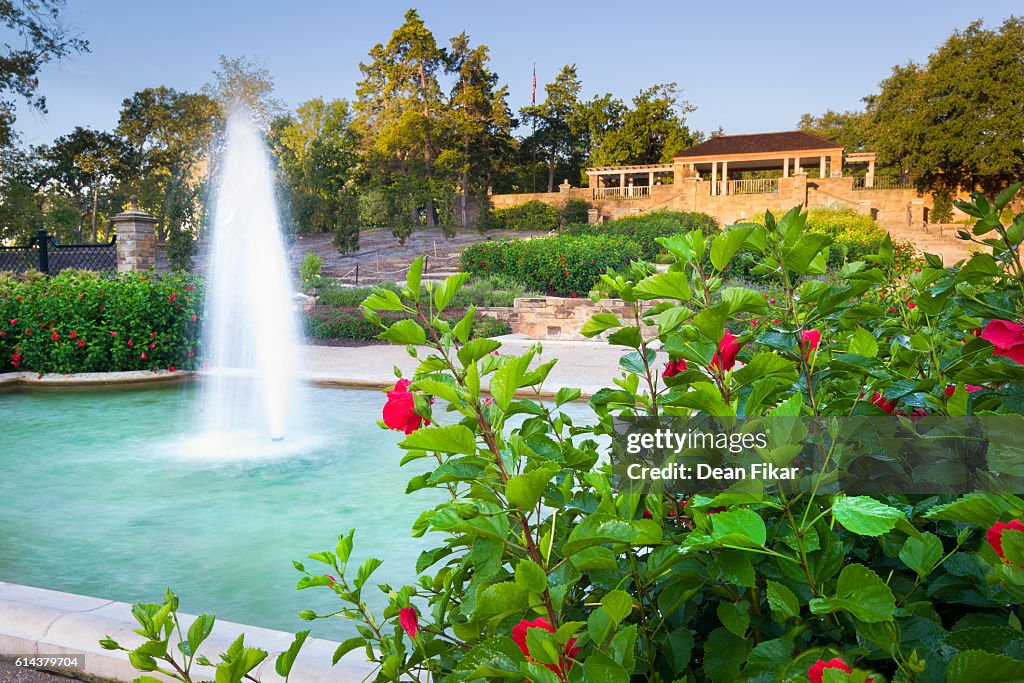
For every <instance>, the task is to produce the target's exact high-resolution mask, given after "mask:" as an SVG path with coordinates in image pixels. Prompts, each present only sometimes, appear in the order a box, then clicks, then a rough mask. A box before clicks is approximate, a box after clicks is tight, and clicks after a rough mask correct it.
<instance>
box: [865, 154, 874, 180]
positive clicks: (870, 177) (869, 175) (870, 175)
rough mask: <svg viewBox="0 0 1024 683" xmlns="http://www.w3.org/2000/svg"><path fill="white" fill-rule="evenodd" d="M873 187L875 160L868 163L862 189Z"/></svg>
mask: <svg viewBox="0 0 1024 683" xmlns="http://www.w3.org/2000/svg"><path fill="white" fill-rule="evenodd" d="M874 186H875V160H874V159H872V160H871V161H869V162H868V172H867V175H865V176H864V187H874Z"/></svg>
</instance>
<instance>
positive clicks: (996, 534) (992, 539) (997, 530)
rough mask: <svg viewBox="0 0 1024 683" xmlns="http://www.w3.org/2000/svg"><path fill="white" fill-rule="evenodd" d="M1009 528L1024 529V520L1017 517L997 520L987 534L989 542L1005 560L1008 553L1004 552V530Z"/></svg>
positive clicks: (1001, 558)
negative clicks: (1004, 520) (1001, 520)
mask: <svg viewBox="0 0 1024 683" xmlns="http://www.w3.org/2000/svg"><path fill="white" fill-rule="evenodd" d="M1007 529H1013V530H1014V531H1024V520H1020V519H1015V520H1012V521H1010V522H1005V523H1004V522H996V523H995V524H993V525H992V528H991V529H989V530H988V533H987V534H985V538H986V540H988V544H989V545H990V546H992V548H993V549H994V550H995V551H996V555H998V556H999V559H1000V560H1002V561H1003V562H1006V561H1007V560H1006V555H1004V554H1003V532H1004V531H1006V530H1007Z"/></svg>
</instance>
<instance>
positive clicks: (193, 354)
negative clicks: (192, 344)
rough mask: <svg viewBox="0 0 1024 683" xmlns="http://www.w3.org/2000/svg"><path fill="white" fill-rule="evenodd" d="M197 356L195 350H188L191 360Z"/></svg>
mask: <svg viewBox="0 0 1024 683" xmlns="http://www.w3.org/2000/svg"><path fill="white" fill-rule="evenodd" d="M195 355H196V352H195V350H194V349H189V350H188V357H189V358H192V357H193V356H195Z"/></svg>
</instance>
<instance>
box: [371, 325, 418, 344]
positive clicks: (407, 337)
mask: <svg viewBox="0 0 1024 683" xmlns="http://www.w3.org/2000/svg"><path fill="white" fill-rule="evenodd" d="M377 338H378V339H386V340H387V341H389V342H391V343H392V344H415V345H418V344H423V343H424V342H426V341H427V333H426V332H424V331H423V328H422V327H420V326H419V324H417V323H416V321H415V320H410V319H408V318H407V319H405V320H399V321H398V322H396V323H395V324H393V325H392V326H391V327H389V328H388V329H386V330H384V331H383V332H381V333H380V334H378V335H377Z"/></svg>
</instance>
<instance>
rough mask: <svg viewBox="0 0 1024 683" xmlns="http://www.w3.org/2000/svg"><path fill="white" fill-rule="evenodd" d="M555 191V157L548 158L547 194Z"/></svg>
mask: <svg viewBox="0 0 1024 683" xmlns="http://www.w3.org/2000/svg"><path fill="white" fill-rule="evenodd" d="M554 191H555V155H554V154H552V155H551V156H550V157H548V192H554Z"/></svg>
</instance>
